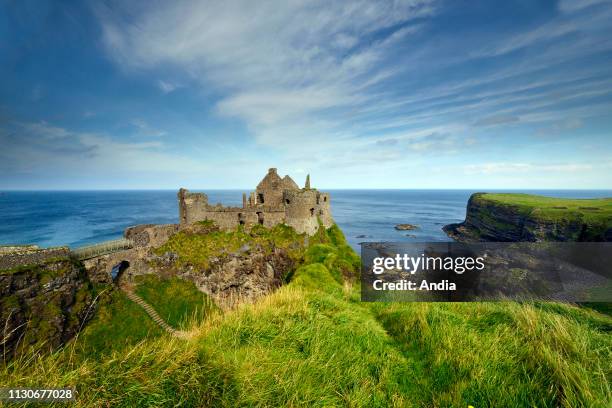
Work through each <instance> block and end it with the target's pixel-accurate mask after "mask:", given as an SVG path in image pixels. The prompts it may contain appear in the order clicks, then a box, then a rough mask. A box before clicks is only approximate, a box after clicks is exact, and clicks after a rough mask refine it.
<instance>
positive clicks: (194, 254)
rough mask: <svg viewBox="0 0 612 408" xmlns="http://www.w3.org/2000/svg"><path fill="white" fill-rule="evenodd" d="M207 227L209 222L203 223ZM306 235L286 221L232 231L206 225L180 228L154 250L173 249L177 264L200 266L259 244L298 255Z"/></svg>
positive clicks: (268, 250)
mask: <svg viewBox="0 0 612 408" xmlns="http://www.w3.org/2000/svg"><path fill="white" fill-rule="evenodd" d="M203 226H204V227H210V223H207V224H205V225H203ZM304 241H305V235H304V234H297V233H296V232H295V230H294V229H293V228H290V227H287V226H286V225H282V224H279V225H276V226H274V227H272V228H270V229H268V228H265V227H263V226H261V225H256V226H254V227H253V228H252V229H251V230H250V231H246V230H244V229H243V228H242V227H239V228H238V229H236V230H234V231H215V230H214V229H212V228H208V229H207V232H206V233H194V232H191V231H182V232H179V233H178V234H175V235H173V236H172V237H171V238H170V240H169V241H168V242H167V243H166V244H164V245H163V246H161V247H160V248H157V249H156V250H155V253H156V254H158V255H163V254H164V253H166V252H174V253H176V254H177V255H178V262H177V264H178V265H177V266H182V265H192V266H195V267H197V268H199V269H200V270H205V269H207V268H208V267H209V266H210V261H211V258H223V257H226V256H228V255H229V254H232V253H237V252H239V251H240V250H241V249H245V248H247V247H248V248H249V249H255V248H261V249H263V250H264V251H267V252H271V251H272V250H273V249H274V248H283V249H285V250H287V252H288V254H289V255H290V256H291V257H293V258H295V259H297V258H299V257H300V256H301V255H302V253H303V247H304Z"/></svg>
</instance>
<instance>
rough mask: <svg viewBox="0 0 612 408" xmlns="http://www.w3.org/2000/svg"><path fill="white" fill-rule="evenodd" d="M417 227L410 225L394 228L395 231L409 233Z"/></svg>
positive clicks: (400, 225)
mask: <svg viewBox="0 0 612 408" xmlns="http://www.w3.org/2000/svg"><path fill="white" fill-rule="evenodd" d="M417 228H419V227H417V226H416V225H412V224H397V225H396V226H395V229H396V230H398V231H411V230H415V229H417Z"/></svg>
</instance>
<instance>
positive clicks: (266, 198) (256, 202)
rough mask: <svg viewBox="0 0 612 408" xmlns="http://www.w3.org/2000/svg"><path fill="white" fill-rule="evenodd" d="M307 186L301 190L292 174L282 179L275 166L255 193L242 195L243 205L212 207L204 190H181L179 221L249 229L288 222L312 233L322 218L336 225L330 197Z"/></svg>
mask: <svg viewBox="0 0 612 408" xmlns="http://www.w3.org/2000/svg"><path fill="white" fill-rule="evenodd" d="M306 184H307V186H306V187H305V188H303V189H299V188H298V187H297V184H296V183H295V182H294V181H293V180H292V179H291V178H290V177H289V176H285V177H284V178H282V179H281V178H280V176H279V175H278V173H277V171H276V169H275V168H271V169H269V170H268V174H266V176H265V177H264V178H263V180H262V181H261V182H260V183H259V184H258V185H257V187H256V190H255V192H252V193H251V194H250V195H249V199H248V200H247V199H246V195H244V196H243V206H242V207H224V206H222V205H221V204H218V205H215V206H212V205H210V204H209V203H208V197H207V196H206V195H205V194H202V193H190V192H189V191H188V190H185V189H180V190H179V193H178V200H179V220H180V225H181V228H184V227H185V226H186V225H189V224H193V223H196V222H198V221H204V220H211V221H214V222H215V223H216V224H217V225H218V226H219V228H221V229H224V230H229V229H234V228H236V227H237V226H238V225H244V226H245V227H247V228H249V227H251V226H253V225H257V224H263V225H264V226H266V227H273V226H274V225H277V224H280V223H285V224H287V225H289V226H291V227H293V228H294V229H295V230H296V231H297V232H300V233H307V234H309V235H313V234H314V233H315V232H316V231H317V229H318V228H319V220H321V222H322V223H323V225H324V226H325V227H330V226H331V225H332V224H333V218H332V214H331V206H330V196H329V194H328V193H321V192H319V191H317V190H315V189H311V188H310V183H309V178H307V183H306Z"/></svg>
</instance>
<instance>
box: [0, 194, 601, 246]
mask: <svg viewBox="0 0 612 408" xmlns="http://www.w3.org/2000/svg"><path fill="white" fill-rule="evenodd" d="M251 190H252V189H234V188H233V189H229V188H228V189H199V188H197V189H191V191H197V192H205V193H206V194H207V195H208V198H209V202H210V203H211V204H216V203H221V204H223V205H229V206H240V205H241V204H242V193H243V192H248V191H251ZM177 191H178V189H156V190H145V189H142V190H124V189H117V190H12V191H2V193H1V194H0V214H1V215H0V221H1V222H0V245H11V244H14V245H25V244H35V245H39V246H41V247H51V246H70V247H80V246H85V245H90V244H94V243H98V242H102V241H106V240H111V239H117V238H120V237H121V236H122V235H123V231H124V230H125V228H127V227H129V226H133V225H139V224H175V223H178V204H177V198H176V192H177ZM321 191H326V192H329V193H330V195H331V210H332V215H333V218H334V221H335V222H336V223H337V224H338V226H339V227H340V228H341V229H342V231H343V232H344V234H345V235H346V238H347V240H348V242H349V243H350V244H351V246H352V247H353V248H355V249H358V248H359V243H360V242H371V241H395V242H432V241H434V242H435V241H450V240H451V239H450V238H449V237H448V236H447V235H446V234H445V233H444V232H443V231H442V227H443V226H444V225H446V224H450V223H455V222H461V221H463V219H464V218H465V209H466V205H467V201H468V199H469V197H470V195H471V194H473V193H475V192H483V191H489V192H511V193H516V192H524V193H531V194H545V195H550V196H553V197H563V198H605V197H611V196H612V190H604V189H600V190H598V189H592V190H591V189H566V190H560V189H521V190H517V189H469V190H468V189H325V188H323V189H321ZM401 223H410V224H415V225H417V226H418V228H417V229H416V230H414V231H397V230H395V228H394V227H395V225H397V224H401Z"/></svg>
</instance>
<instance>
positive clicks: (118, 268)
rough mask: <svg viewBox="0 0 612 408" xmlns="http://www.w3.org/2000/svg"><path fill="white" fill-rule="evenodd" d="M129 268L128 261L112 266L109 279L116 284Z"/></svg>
mask: <svg viewBox="0 0 612 408" xmlns="http://www.w3.org/2000/svg"><path fill="white" fill-rule="evenodd" d="M129 267H130V263H129V262H128V261H121V262H119V263H118V264H117V265H115V266H113V269H112V270H111V277H112V278H113V283H117V282H118V281H119V279H120V278H121V276H122V275H123V272H125V270H126V269H127V268H129Z"/></svg>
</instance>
